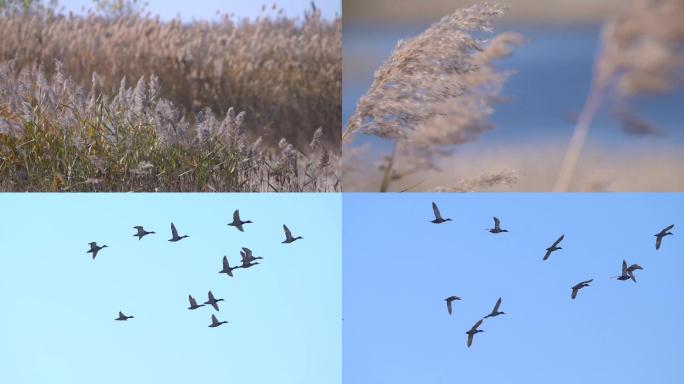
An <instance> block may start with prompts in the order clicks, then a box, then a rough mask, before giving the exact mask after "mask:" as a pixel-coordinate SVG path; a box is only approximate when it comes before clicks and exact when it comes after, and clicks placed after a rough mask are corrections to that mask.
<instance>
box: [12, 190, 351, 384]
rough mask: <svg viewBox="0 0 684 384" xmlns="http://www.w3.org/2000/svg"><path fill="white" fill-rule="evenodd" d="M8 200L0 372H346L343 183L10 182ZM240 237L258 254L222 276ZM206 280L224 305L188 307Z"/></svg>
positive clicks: (292, 377) (335, 375)
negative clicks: (310, 187)
mask: <svg viewBox="0 0 684 384" xmlns="http://www.w3.org/2000/svg"><path fill="white" fill-rule="evenodd" d="M236 208H239V209H240V212H241V214H242V218H243V220H247V219H251V220H252V221H254V222H255V224H248V225H246V232H244V233H240V232H238V231H237V230H236V229H234V228H231V227H228V226H227V225H226V224H227V223H228V222H230V221H231V215H232V212H233V210H234V209H236ZM0 212H2V217H3V218H4V220H2V221H1V222H0V244H2V246H1V248H0V259H1V260H2V266H1V267H0V302H2V307H3V310H2V316H0V345H2V348H0V382H2V383H13V384H20V383H32V384H33V383H50V384H53V383H69V384H79V383H120V382H130V383H145V382H147V383H190V382H228V381H229V382H235V383H297V384H301V383H315V384H320V383H340V382H341V369H342V368H341V337H342V336H341V335H342V324H341V323H342V321H341V315H342V314H341V289H342V288H341V279H342V276H341V262H342V259H341V231H342V229H341V196H340V195H338V194H277V195H276V194H104V193H103V194H58V195H56V194H52V195H50V194H6V193H5V194H0ZM171 221H173V222H174V223H175V224H176V226H177V227H178V230H179V232H180V234H181V235H182V234H188V235H189V236H190V237H189V238H186V239H184V240H182V241H180V242H178V243H170V242H168V241H167V239H169V238H170V237H171V234H170V229H169V227H170V222H171ZM284 223H286V224H287V225H288V226H289V228H290V229H291V230H292V232H293V234H294V235H300V236H303V237H304V239H303V240H299V241H297V242H295V243H293V244H289V245H287V244H281V243H280V242H281V241H282V240H283V239H284V234H283V231H282V224H284ZM134 225H144V226H145V228H146V229H147V230H154V231H156V232H157V234H156V235H150V236H147V237H145V238H143V239H142V240H140V241H139V240H138V239H137V238H135V237H133V236H132V235H133V233H134V232H135V230H134V229H133V228H132V227H133V226H134ZM90 241H97V242H98V243H99V244H107V245H109V248H105V249H104V250H102V251H101V252H100V253H99V254H98V256H97V259H96V260H94V261H93V260H92V258H91V257H90V255H89V254H86V251H87V250H88V243H89V242H90ZM243 246H246V247H249V248H251V249H252V250H253V252H254V254H255V255H256V256H263V257H264V258H265V259H264V260H260V261H262V262H263V263H262V264H260V265H257V266H255V267H252V268H250V269H247V270H242V269H239V270H236V271H234V273H235V277H234V278H232V279H231V278H228V277H226V276H225V275H219V274H218V271H219V270H220V269H221V258H222V257H223V255H228V256H229V259H230V261H231V262H232V263H233V264H236V263H237V261H238V260H239V250H240V248H241V247H243ZM210 289H211V290H213V292H214V294H215V295H216V297H220V298H224V299H226V301H225V302H221V303H220V312H214V310H213V309H211V308H207V307H204V308H201V309H198V310H195V311H189V310H187V309H186V308H187V307H188V301H187V296H188V294H190V293H191V294H192V295H193V296H195V297H196V298H197V299H198V301H200V300H201V302H204V301H206V295H207V291H208V290H210ZM119 310H122V311H123V312H124V313H126V314H127V315H133V316H135V319H132V320H129V321H128V322H118V321H114V318H115V317H116V316H117V313H118V311H119ZM212 313H216V315H217V317H218V318H219V319H220V320H228V321H229V322H230V323H229V324H224V325H222V326H221V327H219V328H208V327H207V326H208V325H209V324H210V317H211V314H212Z"/></svg>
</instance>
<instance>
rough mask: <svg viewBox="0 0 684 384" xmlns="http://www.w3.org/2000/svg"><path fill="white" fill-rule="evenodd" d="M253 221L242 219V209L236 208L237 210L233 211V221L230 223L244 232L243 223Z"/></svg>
mask: <svg viewBox="0 0 684 384" xmlns="http://www.w3.org/2000/svg"><path fill="white" fill-rule="evenodd" d="M251 223H252V222H251V221H250V220H247V221H242V220H240V210H239V209H236V210H235V212H233V222H232V223H228V225H230V226H231V227H235V228H237V229H238V231H240V232H244V231H245V230H244V228H242V225H243V224H251Z"/></svg>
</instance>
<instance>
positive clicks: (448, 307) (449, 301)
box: [446, 299, 451, 315]
mask: <svg viewBox="0 0 684 384" xmlns="http://www.w3.org/2000/svg"><path fill="white" fill-rule="evenodd" d="M446 302H447V310H448V311H449V314H450V315H451V300H449V299H447V300H446Z"/></svg>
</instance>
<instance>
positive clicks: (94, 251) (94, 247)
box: [86, 241, 107, 260]
mask: <svg viewBox="0 0 684 384" xmlns="http://www.w3.org/2000/svg"><path fill="white" fill-rule="evenodd" d="M88 244H90V250H89V251H88V252H86V253H92V254H93V260H95V257H96V256H97V253H98V252H100V250H101V249H102V248H107V246H106V245H103V246H98V245H97V243H96V242H94V241H93V242H92V243H88Z"/></svg>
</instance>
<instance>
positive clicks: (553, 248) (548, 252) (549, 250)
mask: <svg viewBox="0 0 684 384" xmlns="http://www.w3.org/2000/svg"><path fill="white" fill-rule="evenodd" d="M564 238H565V235H561V237H559V238H558V240H556V242H554V243H553V244H552V245H551V246H550V247H548V248H546V254H544V260H546V259H548V258H549V256H551V253H552V252H554V251H557V250H559V249H563V247H559V246H558V244H559V243H560V242H561V241H563V239H564Z"/></svg>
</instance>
